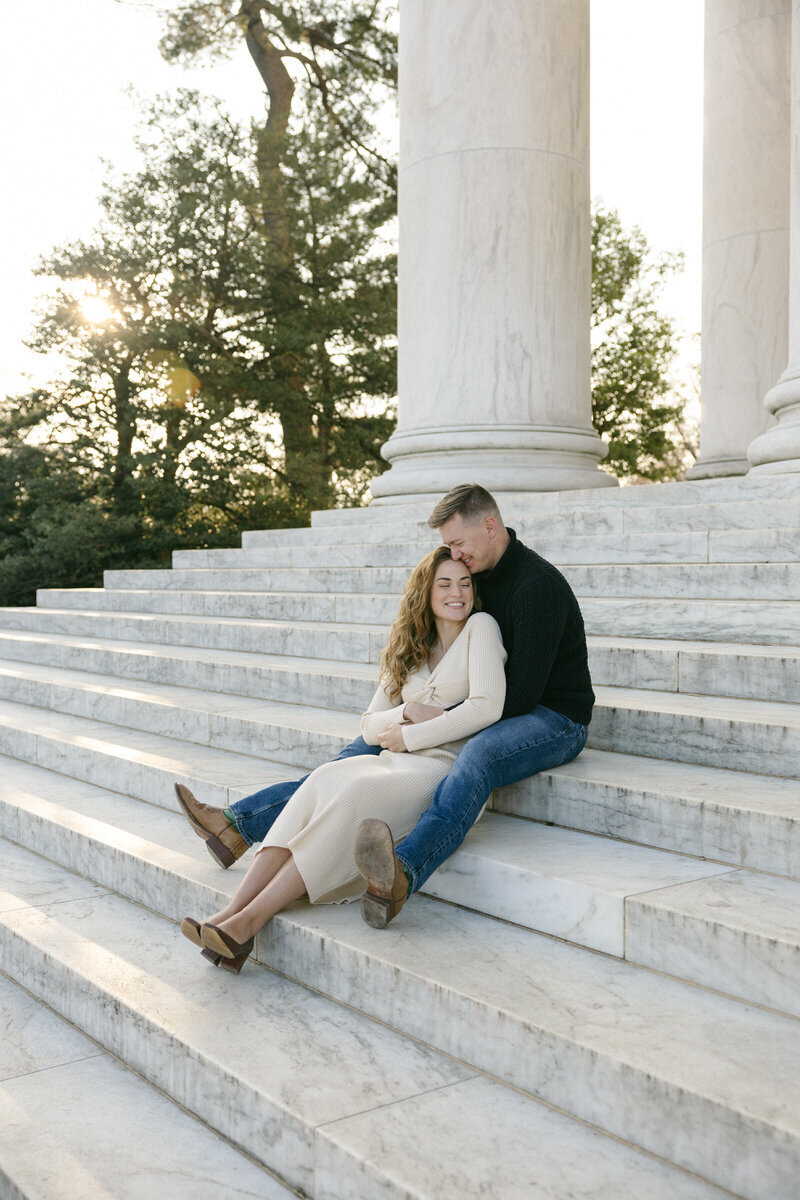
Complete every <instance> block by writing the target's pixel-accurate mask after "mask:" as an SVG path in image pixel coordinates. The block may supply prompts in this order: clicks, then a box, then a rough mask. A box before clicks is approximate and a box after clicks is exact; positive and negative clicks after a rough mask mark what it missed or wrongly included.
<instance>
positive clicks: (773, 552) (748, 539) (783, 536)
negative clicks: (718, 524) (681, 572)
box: [708, 514, 800, 562]
mask: <svg viewBox="0 0 800 1200" xmlns="http://www.w3.org/2000/svg"><path fill="white" fill-rule="evenodd" d="M776 517H777V519H778V520H780V516H779V514H776ZM708 554H709V559H710V561H711V562H798V561H800V529H798V528H794V529H793V528H791V527H787V528H786V529H758V530H752V531H751V530H743V531H741V532H740V531H738V530H711V532H710V533H709V535H708Z"/></svg>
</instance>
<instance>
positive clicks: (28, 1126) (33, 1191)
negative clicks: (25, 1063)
mask: <svg viewBox="0 0 800 1200" xmlns="http://www.w3.org/2000/svg"><path fill="white" fill-rule="evenodd" d="M48 1015H49V1016H50V1017H51V1020H53V1021H54V1022H58V1026H59V1027H60V1029H61V1031H62V1033H63V1031H65V1030H67V1029H69V1026H68V1025H66V1023H65V1022H63V1021H58V1019H57V1018H55V1017H53V1015H52V1014H48ZM87 1044H88V1045H89V1046H91V1045H92V1043H91V1042H87ZM0 1113H2V1121H0V1187H3V1185H5V1186H8V1187H11V1188H16V1189H19V1190H18V1191H11V1192H6V1191H5V1190H4V1191H3V1194H4V1195H7V1196H16V1195H20V1196H24V1197H32V1196H35V1197H36V1200H144V1197H149V1196H158V1197H159V1198H161V1197H163V1198H164V1200H187V1197H189V1196H196V1197H200V1196H202V1197H203V1200H228V1198H231V1200H245V1198H248V1200H256V1198H258V1200H291V1198H292V1197H293V1196H294V1195H295V1193H294V1192H291V1191H290V1190H289V1189H288V1188H286V1187H284V1186H283V1185H282V1184H281V1183H280V1182H279V1181H278V1180H277V1179H276V1178H275V1177H274V1176H272V1175H270V1174H269V1173H268V1172H266V1171H265V1170H263V1169H262V1168H260V1167H258V1166H257V1165H256V1164H255V1163H253V1162H251V1161H250V1160H249V1159H248V1158H246V1157H245V1155H243V1154H241V1153H239V1152H238V1151H237V1150H235V1149H234V1147H232V1146H231V1145H229V1144H228V1143H226V1142H225V1141H224V1140H223V1139H222V1138H221V1137H219V1136H217V1135H216V1134H214V1133H213V1132H212V1131H210V1130H208V1129H207V1128H206V1127H205V1126H204V1125H202V1124H201V1123H200V1122H199V1121H196V1120H194V1119H193V1118H192V1117H190V1116H189V1114H188V1113H186V1112H184V1111H182V1110H181V1109H179V1108H178V1107H177V1106H176V1105H175V1104H172V1103H170V1101H169V1100H168V1099H167V1098H166V1097H165V1096H164V1095H163V1094H161V1093H160V1092H158V1091H156V1090H155V1089H154V1088H152V1087H149V1086H148V1085H147V1084H146V1083H144V1082H143V1081H142V1080H141V1079H138V1078H137V1077H136V1076H135V1075H133V1074H132V1072H130V1071H126V1070H125V1068H124V1067H123V1066H121V1065H120V1064H119V1063H118V1062H116V1061H114V1059H112V1058H110V1057H109V1056H108V1055H105V1054H104V1055H100V1056H97V1057H93V1058H91V1059H88V1060H85V1061H83V1062H79V1063H73V1064H70V1065H69V1066H61V1067H58V1068H56V1069H55V1070H49V1071H48V1072H47V1073H46V1075H40V1074H36V1075H26V1076H25V1077H23V1078H20V1079H15V1080H13V1081H11V1082H9V1083H6V1084H4V1085H2V1087H1V1088H0Z"/></svg>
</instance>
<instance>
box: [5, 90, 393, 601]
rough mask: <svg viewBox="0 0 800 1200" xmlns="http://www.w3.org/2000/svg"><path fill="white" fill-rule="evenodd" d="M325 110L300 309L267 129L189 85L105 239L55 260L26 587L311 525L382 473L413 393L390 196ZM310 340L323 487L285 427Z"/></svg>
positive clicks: (11, 443) (309, 414)
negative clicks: (403, 363)
mask: <svg viewBox="0 0 800 1200" xmlns="http://www.w3.org/2000/svg"><path fill="white" fill-rule="evenodd" d="M319 118H320V119H319V124H318V126H317V129H316V134H315V135H314V136H311V133H310V129H308V130H307V129H304V128H301V129H300V130H299V131H298V132H297V133H295V134H293V135H292V138H291V141H290V152H291V153H290V158H289V161H290V163H291V167H292V170H291V173H288V172H287V196H288V198H289V212H290V216H291V234H292V238H293V244H294V247H295V259H294V262H295V271H296V284H297V295H298V297H299V299H300V306H299V309H297V310H294V309H293V310H290V311H288V312H287V311H286V310H285V309H284V308H283V307H282V295H283V293H282V290H281V287H280V284H279V285H278V286H277V287H276V286H275V279H274V272H275V266H274V260H273V258H272V255H271V252H270V247H269V245H268V238H267V237H266V235H265V233H264V231H263V227H262V225H261V223H260V221H259V219H258V215H257V214H255V215H254V206H257V204H258V201H257V200H254V196H257V194H258V188H259V179H258V171H257V166H256V161H255V160H256V148H255V146H254V144H253V142H252V140H251V138H250V137H249V136H247V135H245V134H244V133H243V132H242V131H241V130H240V129H238V128H237V127H236V126H235V125H234V124H233V123H232V122H230V121H229V120H228V119H227V118H226V117H225V115H224V113H223V112H222V111H221V109H220V108H219V106H218V105H217V106H212V107H211V109H210V111H204V110H203V106H202V105H201V104H200V101H199V98H198V97H197V96H196V95H194V94H193V93H188V92H185V93H182V94H181V95H180V96H179V98H178V99H177V100H175V101H170V102H163V103H160V104H158V105H156V106H155V107H154V108H153V109H152V111H151V112H150V113H149V115H148V118H147V121H146V125H145V129H144V132H143V135H142V140H141V146H142V150H143V157H144V160H145V164H146V165H145V166H144V168H143V169H142V170H141V171H140V172H138V173H136V174H135V175H132V176H129V177H126V178H123V179H121V180H119V181H114V182H110V183H109V184H108V185H107V186H106V188H105V191H104V193H103V196H102V199H101V204H102V211H103V220H102V222H101V225H100V227H99V228H98V229H97V231H96V232H95V234H94V235H93V237H92V238H90V239H87V240H84V241H80V242H76V243H74V244H71V245H69V246H66V247H62V248H60V249H58V250H56V251H54V252H53V253H52V254H51V255H49V256H48V258H47V259H46V260H44V262H43V263H42V267H41V271H42V273H43V274H45V275H48V276H50V277H51V278H55V279H57V280H60V281H61V287H60V289H59V290H58V291H57V293H56V294H55V295H54V296H52V297H51V298H50V299H49V300H48V301H47V303H46V305H45V309H44V311H43V313H42V316H41V319H40V320H39V323H38V325H37V327H36V329H35V331H34V335H33V338H32V341H31V343H30V344H31V345H32V346H33V347H34V348H35V349H37V350H40V351H42V352H43V353H53V354H58V355H59V356H60V357H61V360H62V361H63V362H64V363H65V364H66V369H65V371H64V372H63V373H62V376H61V377H60V378H58V379H56V380H54V382H53V384H52V385H51V386H50V387H49V388H46V389H38V390H37V391H36V392H34V393H32V394H30V395H29V396H23V397H17V398H15V399H14V401H13V402H12V403H7V404H6V405H5V406H3V407H2V411H0V514H1V515H2V516H3V518H4V523H3V528H4V531H5V532H4V534H3V535H2V538H0V557H2V560H3V581H4V582H3V589H4V596H3V598H4V600H5V601H6V602H12V603H13V602H21V601H22V600H26V601H29V600H30V599H32V589H33V588H34V587H35V586H44V585H46V584H48V583H58V582H60V583H66V584H71V585H77V584H81V583H83V584H94V583H97V582H99V576H100V571H101V569H102V568H103V567H109V566H114V565H121V564H122V563H127V564H128V565H131V566H134V565H147V564H150V563H154V562H162V561H165V560H166V559H167V558H168V556H169V551H170V550H171V549H173V548H177V547H180V546H181V545H198V544H203V545H224V544H233V542H235V541H236V540H238V536H239V534H240V532H241V529H242V528H247V527H253V526H254V525H256V526H257V525H261V526H262V527H263V526H264V525H269V524H287V523H290V524H297V523H302V522H303V521H304V520H306V519H307V516H308V511H309V508H310V507H311V506H312V505H313V504H314V503H316V504H318V505H320V504H330V503H335V502H336V501H337V500H339V499H349V500H351V501H353V500H357V499H358V498H359V496H360V494H361V493H362V492H363V490H364V489H365V487H366V484H367V482H368V478H369V477H370V476H371V475H374V474H375V473H376V471H377V470H379V469H380V466H379V462H380V460H379V449H380V445H381V443H382V442H383V441H385V440H386V438H387V437H388V435H389V433H390V431H391V427H392V424H393V418H392V415H391V412H390V411H389V408H388V405H389V402H390V401H391V399H392V397H393V395H394V390H395V384H394V376H395V350H394V324H395V320H394V312H395V282H394V281H395V258H394V255H393V254H392V253H390V252H381V253H378V252H377V250H376V230H377V229H378V227H379V226H380V225H381V224H382V223H383V222H384V221H385V218H386V212H387V207H386V199H385V194H384V193H381V194H380V195H379V196H378V197H377V198H376V196H375V187H374V185H373V183H372V181H371V180H370V179H369V178H368V177H367V176H366V175H364V173H363V172H360V171H359V170H358V168H357V167H356V166H354V165H353V162H352V156H351V155H350V154H349V151H348V150H347V147H345V146H343V144H342V140H341V138H340V136H339V135H338V132H337V129H336V127H335V126H334V125H333V123H332V122H330V121H329V120H328V117H327V114H326V113H325V111H324V109H321V110H320V114H319ZM87 292H88V297H89V298H88V299H87V298H86V296H85V295H83V294H84V293H87ZM82 296H83V298H82ZM92 302H93V303H94V309H92V308H91V303H92ZM292 353H298V354H302V356H303V359H304V361H305V364H306V367H305V375H304V387H303V392H302V402H303V404H304V406H305V407H304V410H303V414H302V416H303V419H304V420H306V421H307V422H308V424H309V426H310V428H311V430H312V445H311V446H310V447H307V448H306V450H307V457H306V460H305V463H304V464H302V465H304V468H305V473H304V475H303V477H302V484H303V486H302V487H300V486H299V485H298V483H297V482H296V478H292V477H291V475H290V474H289V472H287V470H286V463H285V454H284V448H283V445H282V438H281V430H280V426H279V425H277V423H276V419H278V418H279V417H280V412H281V406H282V404H283V403H284V401H285V396H286V386H287V384H286V378H285V363H286V359H287V355H288V354H292ZM300 465H301V464H300V463H299V460H297V461H296V462H295V464H294V466H295V474H296V475H299V473H300V470H299V468H300Z"/></svg>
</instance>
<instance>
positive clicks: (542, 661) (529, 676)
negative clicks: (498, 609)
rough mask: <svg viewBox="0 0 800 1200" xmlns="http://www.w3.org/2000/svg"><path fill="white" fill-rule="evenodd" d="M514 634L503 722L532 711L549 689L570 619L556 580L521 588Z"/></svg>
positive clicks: (515, 598)
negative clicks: (557, 655)
mask: <svg viewBox="0 0 800 1200" xmlns="http://www.w3.org/2000/svg"><path fill="white" fill-rule="evenodd" d="M511 612H512V618H511V620H512V633H511V639H510V641H511V645H510V646H509V648H508V649H509V660H508V669H507V671H506V699H505V706H504V708H503V719H504V720H505V719H506V718H508V717H519V716H522V714H523V713H529V712H532V711H533V709H534V708H536V705H537V704H539V703H540V701H541V698H542V695H543V693H544V690H545V688H546V687H547V682H548V679H549V678H550V672H551V670H552V668H553V662H554V661H555V657H556V654H557V653H558V647H559V643H560V641H561V637H562V634H563V632H564V624H565V622H566V618H567V610H566V605H565V604H564V600H563V596H561V595H560V593H559V589H558V588H557V587H556V586H555V584H554V583H553V581H552V580H550V579H545V580H541V581H540V582H539V583H538V585H537V587H536V588H530V587H521V588H519V589H518V591H517V593H516V594H515V595H514V596H513V599H512V604H511Z"/></svg>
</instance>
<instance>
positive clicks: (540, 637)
mask: <svg viewBox="0 0 800 1200" xmlns="http://www.w3.org/2000/svg"><path fill="white" fill-rule="evenodd" d="M508 534H509V537H510V538H511V541H510V543H509V545H508V547H507V548H506V551H505V553H504V554H503V557H502V558H501V559H500V561H499V562H498V563H497V565H496V566H494V567H492V569H491V570H490V571H483V572H481V573H480V574H479V575H476V576H475V579H476V581H477V584H478V592H479V595H480V598H481V603H482V605H483V611H484V612H488V613H490V614H491V615H492V616H493V617H494V619H495V620H496V621H497V623H498V625H499V626H500V632H501V634H502V637H503V645H504V646H505V648H506V651H507V653H508V663H507V666H506V701H505V707H504V709H503V717H504V718H506V717H519V716H521V715H522V714H523V713H527V712H531V711H532V710H533V709H534V708H535V707H536V705H537V704H543V705H544V706H545V707H546V708H551V709H553V710H554V711H555V712H559V713H563V715H564V716H565V717H569V719H570V720H571V721H578V722H579V723H580V724H581V725H588V724H589V722H590V721H591V719H592V707H593V705H594V699H595V696H594V692H593V691H592V681H591V678H590V676H589V664H588V661H587V656H586V633H585V631H584V627H583V617H582V615H581V610H580V608H579V607H578V601H577V600H576V599H575V596H574V594H573V591H572V588H571V587H570V586H569V584H568V583H567V581H566V579H565V578H564V576H563V575H562V574H561V572H560V571H558V570H557V569H556V568H555V567H554V566H553V565H552V563H549V562H548V561H547V560H546V559H544V558H542V557H541V555H539V554H537V553H536V552H535V551H534V550H531V549H530V548H529V547H528V546H525V545H523V544H522V542H520V541H518V540H517V535H516V533H515V532H514V530H513V529H509V530H508Z"/></svg>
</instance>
